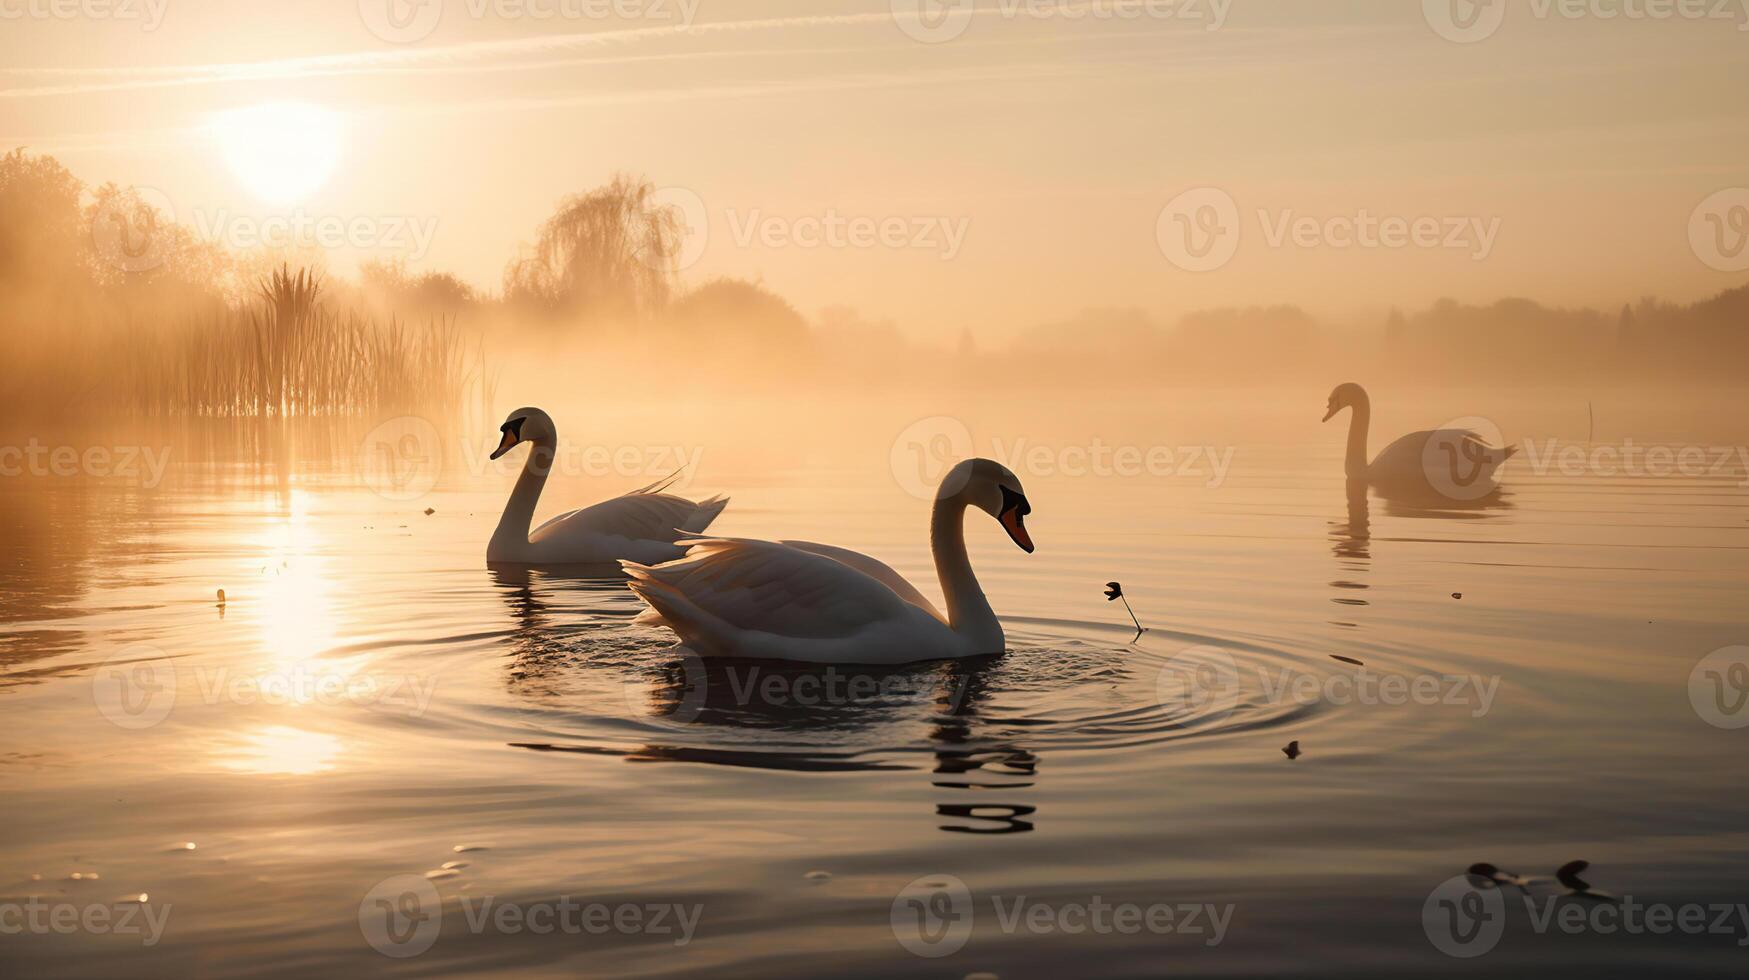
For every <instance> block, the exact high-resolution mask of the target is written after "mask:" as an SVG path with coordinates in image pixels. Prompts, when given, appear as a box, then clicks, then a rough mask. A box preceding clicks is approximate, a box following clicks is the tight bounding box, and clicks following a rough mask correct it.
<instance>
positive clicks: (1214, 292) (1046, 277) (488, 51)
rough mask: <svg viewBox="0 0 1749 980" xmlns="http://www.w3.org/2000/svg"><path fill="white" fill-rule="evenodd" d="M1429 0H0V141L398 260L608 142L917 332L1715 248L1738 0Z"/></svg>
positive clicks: (218, 224) (1329, 292)
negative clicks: (1116, 7) (337, 236)
mask: <svg viewBox="0 0 1749 980" xmlns="http://www.w3.org/2000/svg"><path fill="white" fill-rule="evenodd" d="M1452 2H1453V3H1455V4H1456V6H1455V8H1454V7H1453V6H1452V3H1447V2H1444V0H1431V2H1430V3H1429V4H1423V3H1421V2H1416V0H1377V2H1364V0H1348V2H1342V3H1334V2H1332V3H1315V2H1308V0H1283V2H1260V0H1249V2H1247V0H1220V2H1218V3H1217V2H1214V0H1197V2H1194V3H1191V2H1178V3H1172V2H1168V0H1160V2H1156V3H1152V4H1147V3H1138V4H1134V5H1130V6H1127V7H1124V9H1123V11H1122V12H1124V13H1127V14H1130V15H1132V16H1128V17H1117V16H1096V15H1094V12H1092V11H1089V10H1087V9H1086V5H1084V4H1078V3H1074V2H1069V0H1065V2H1061V3H1059V2H1048V3H1046V2H1040V3H1023V2H1019V0H977V2H976V5H975V8H973V7H972V5H970V4H955V3H952V2H948V3H945V4H942V3H938V2H936V0H498V2H490V0H441V3H440V2H439V0H425V2H424V4H423V5H422V4H421V2H420V0H335V2H326V3H324V2H301V3H286V2H256V0H247V2H244V0H225V2H194V0H0V65H4V66H7V67H4V68H0V145H4V146H6V147H10V146H14V145H20V144H22V145H26V146H29V147H31V148H32V149H34V150H37V151H41V152H48V153H52V154H54V155H55V156H57V157H59V158H60V159H61V160H62V161H63V162H64V163H66V164H67V165H68V166H69V167H70V168H71V169H72V170H73V171H74V173H76V174H77V175H78V176H79V177H81V178H82V179H84V180H86V181H87V182H88V183H92V184H96V183H101V182H103V181H106V180H116V181H118V182H123V183H137V184H141V185H146V186H149V187H151V188H154V189H156V191H157V192H161V194H162V195H163V198H162V199H163V200H164V201H166V202H167V203H168V204H169V205H170V206H171V207H172V208H173V209H174V210H175V212H176V216H177V218H178V219H179V220H181V221H182V222H183V223H185V224H190V225H192V226H195V227H196V229H197V230H203V229H204V230H205V231H207V232H208V233H210V234H217V235H220V236H222V237H224V238H225V240H227V241H230V242H231V243H232V244H238V243H239V241H241V243H242V244H248V242H249V241H250V240H252V239H251V238H250V236H251V235H252V234H254V232H253V231H252V230H251V227H250V225H249V222H250V221H252V220H260V219H262V218H263V217H266V216H270V215H274V214H291V215H294V216H297V217H299V218H300V219H303V220H309V221H313V220H316V219H322V220H324V221H326V222H328V223H329V225H330V227H333V226H340V225H344V226H346V227H347V228H348V229H349V230H348V231H347V232H346V233H345V234H344V235H343V236H342V238H341V244H340V245H339V246H338V247H335V248H334V250H333V252H332V254H331V255H330V257H329V262H330V264H331V265H332V266H333V267H334V268H335V269H337V270H340V271H350V270H351V269H352V268H353V267H354V266H355V265H356V263H357V262H358V261H359V260H360V259H361V258H369V257H372V256H386V255H392V254H395V253H396V251H397V248H399V250H400V251H402V252H403V253H404V252H406V251H408V250H415V251H416V252H418V251H419V249H420V243H421V242H423V241H424V237H423V236H424V235H425V234H427V233H428V234H429V246H428V248H425V249H423V251H422V252H421V253H420V254H415V255H414V256H413V261H412V264H413V265H414V266H415V267H416V268H425V269H441V270H449V271H453V272H456V273H458V274H460V275H462V276H463V277H465V278H467V279H469V280H472V281H474V282H476V283H479V284H483V285H486V286H489V287H493V288H495V287H496V286H497V284H498V281H499V275H500V273H501V271H502V269H503V265H504V262H505V260H506V259H507V258H508V257H509V256H510V255H511V253H512V252H513V250H514V249H515V247H516V246H517V244H518V243H519V242H521V241H526V240H528V239H530V238H531V237H532V235H533V230H534V229H535V227H536V226H537V225H538V224H539V222H540V221H541V220H542V219H543V218H545V217H546V216H547V215H548V214H549V213H550V212H551V211H552V209H553V207H554V205H555V203H556V202H557V201H558V200H559V199H560V198H561V197H562V196H563V195H565V194H567V193H570V192H574V191H578V190H583V189H587V188H589V187H592V186H594V185H597V184H599V183H602V182H604V181H605V180H607V179H608V178H609V177H610V175H612V174H613V173H614V172H615V171H619V170H625V171H630V172H633V173H641V174H646V175H648V176H649V177H650V179H651V180H652V181H653V182H655V183H656V184H657V185H658V186H661V187H664V188H672V189H673V190H672V191H671V192H670V194H669V199H671V200H673V201H675V202H676V203H680V204H683V205H686V206H687V207H689V208H690V209H691V211H692V215H691V221H692V223H693V224H694V225H695V227H696V226H699V225H701V224H702V225H708V240H705V241H703V242H702V244H703V246H704V247H703V251H702V253H701V254H700V255H699V256H698V257H697V261H696V262H695V263H693V264H691V265H690V266H689V267H688V268H687V270H686V276H687V278H688V279H689V280H691V281H698V280H701V279H703V278H707V277H710V276H714V275H721V274H727V275H737V276H746V277H751V278H758V279H761V280H763V281H764V282H765V283H766V284H767V285H769V286H771V287H772V288H774V289H776V290H777V291H779V292H781V293H783V294H784V295H785V296H787V297H789V298H790V299H791V300H792V301H794V302H795V303H796V305H797V306H798V307H800V308H801V309H802V310H803V311H804V312H809V313H812V312H815V311H817V310H818V309H819V308H821V307H823V306H827V305H832V304H846V305H850V306H853V307H856V308H857V309H859V310H860V311H862V313H863V314H864V315H866V316H869V317H880V318H891V319H893V320H895V321H897V322H898V323H899V324H900V325H901V326H902V327H903V328H905V329H906V330H907V331H910V332H913V333H917V334H922V335H928V334H932V333H946V332H949V331H952V332H957V330H958V329H959V327H961V326H971V327H972V328H973V329H974V330H975V331H977V332H978V333H979V334H980V335H988V336H992V337H995V336H1000V335H1003V334H1005V333H1007V332H1008V331H1011V330H1015V329H1019V328H1023V327H1025V326H1027V325H1030V324H1034V323H1037V322H1040V321H1046V320H1053V319H1059V318H1062V317H1065V316H1068V315H1071V314H1072V313H1074V312H1075V311H1077V310H1079V309H1082V308H1084V307H1089V306H1140V307H1143V308H1145V309H1148V310H1150V311H1153V312H1157V313H1160V314H1163V315H1170V314H1175V313H1179V312H1183V311H1186V310H1190V309H1195V308H1199V307H1205V306H1212V305H1226V304H1254V303H1277V302H1292V303H1299V304H1302V305H1304V306H1306V307H1307V308H1309V309H1311V310H1313V311H1314V312H1316V313H1320V314H1324V315H1332V316H1336V315H1348V314H1360V315H1365V316H1374V315H1378V314H1380V313H1382V311H1383V309H1385V308H1386V307H1389V306H1391V305H1403V306H1420V305H1425V304H1426V303H1427V302H1429V301H1431V300H1432V299H1434V298H1436V297H1438V296H1448V295H1449V296H1453V297H1456V298H1459V299H1464V300H1472V301H1484V300H1491V299H1495V298H1498V297H1501V296H1505V295H1527V296H1531V297H1534V298H1538V299H1542V300H1545V301H1549V302H1553V303H1558V304H1565V305H1578V304H1595V305H1602V306H1611V305H1615V304H1619V303H1621V302H1623V301H1626V300H1630V299H1634V298H1637V297H1639V296H1640V295H1643V294H1647V293H1657V294H1660V295H1664V296H1667V297H1671V298H1676V299H1685V300H1686V299H1692V298H1696V297H1698V296H1701V295H1704V294H1707V293H1710V292H1712V291H1716V290H1718V289H1721V288H1724V287H1727V286H1732V285H1737V284H1740V283H1741V282H1743V281H1744V280H1745V275H1744V273H1743V272H1742V271H1741V270H1742V268H1743V266H1744V264H1749V253H1743V252H1737V251H1735V250H1734V249H1733V246H1735V245H1738V244H1739V241H1740V238H1741V236H1742V235H1744V234H1749V227H1745V225H1744V219H1745V217H1746V216H1749V210H1746V208H1745V206H1746V205H1749V191H1745V192H1743V193H1742V194H1741V195H1733V194H1732V193H1730V192H1731V190H1732V189H1733V188H1744V187H1749V100H1746V99H1745V97H1744V93H1745V92H1749V30H1745V27H1749V13H1746V12H1745V10H1744V9H1743V6H1744V4H1743V3H1739V2H1737V0H1732V2H1730V3H1727V4H1723V5H1721V4H1720V3H1719V2H1718V0H1707V2H1705V3H1698V4H1697V3H1694V2H1692V0H1690V2H1689V3H1686V4H1682V5H1678V4H1676V3H1674V2H1669V3H1664V4H1660V3H1659V2H1658V0H1652V2H1651V3H1650V4H1649V5H1648V3H1647V0H1627V2H1624V0H1595V2H1588V3H1580V4H1574V3H1571V2H1568V3H1561V2H1559V0H1551V2H1549V3H1544V2H1541V0H1534V2H1533V0H1522V2H1517V0H1515V2H1511V3H1509V4H1506V5H1505V6H1504V8H1503V9H1504V17H1503V19H1501V18H1500V17H1499V16H1498V15H1499V14H1500V12H1501V10H1502V8H1501V7H1500V6H1498V5H1496V6H1494V7H1492V8H1490V7H1489V6H1488V5H1486V4H1484V5H1482V6H1480V7H1479V8H1478V7H1476V6H1475V5H1472V4H1470V3H1469V0H1452ZM1744 2H1749V0H1744ZM920 5H923V6H925V7H926V8H927V9H926V10H925V14H926V16H925V17H923V18H919V17H918V16H917V15H916V14H917V10H918V8H919V6H920ZM1120 6H1123V5H1120ZM1648 7H1649V10H1650V12H1651V14H1653V15H1655V16H1648ZM895 8H897V9H898V10H899V14H898V15H897V16H895V14H894V10H895ZM616 9H617V10H618V12H619V13H622V14H628V15H631V16H629V17H621V16H615V10H616ZM1454 10H1455V13H1456V16H1457V20H1452V19H1451V17H1452V15H1453V12H1454ZM1685 10H1686V11H1688V12H1691V13H1692V12H1699V13H1702V14H1707V15H1709V16H1703V17H1688V16H1683V12H1684V11H1685ZM931 12H933V14H932V13H931ZM1104 12H1105V13H1110V12H1111V11H1109V10H1106V11H1104ZM604 13H605V16H602V15H603V14H604ZM1665 13H1668V16H1663V15H1664V14H1665ZM1715 13H1716V14H1718V16H1711V15H1712V14H1715ZM69 14H70V15H71V16H68V15H69ZM1607 14H1615V15H1616V16H1604V15H1607ZM935 15H939V16H935ZM1471 15H1474V16H1476V17H1478V18H1480V19H1479V20H1476V21H1474V22H1473V24H1472V26H1470V27H1469V31H1470V33H1469V34H1465V33H1463V31H1464V28H1463V27H1462V26H1454V25H1463V24H1471V21H1469V20H1468V19H1467V18H1469V17H1470V16H1471ZM1629 15H1633V16H1629ZM434 18H435V23H434V24H433V19H434ZM1490 18H1492V19H1490ZM687 23H690V24H691V25H692V29H691V30H684V29H683V28H684V26H685V25H686V24H687ZM1435 25H1437V26H1435ZM373 27H374V32H373ZM1442 31H1443V35H1442ZM1490 31H1491V33H1490ZM379 35H386V36H387V39H385V37H384V36H379ZM1444 35H1452V37H1456V38H1460V39H1461V38H1466V37H1467V38H1476V37H1477V36H1478V35H1486V36H1485V37H1481V38H1480V39H1473V40H1470V41H1469V42H1468V43H1462V42H1461V41H1460V40H1454V39H1452V37H1447V36H1444ZM394 38H404V39H407V40H405V42H404V43H395V41H394V40H393V39H394ZM920 38H928V39H930V40H927V41H926V40H922V39H920ZM286 102H296V103H301V104H303V105H301V106H300V107H298V108H294V109H290V110H287V109H283V108H282V109H270V110H267V111H265V112H259V113H253V114H251V113H248V112H245V113H243V114H241V115H232V116H224V115H219V114H221V113H225V112H227V111H232V110H238V109H248V108H250V107H254V106H258V105H262V104H281V103H286ZM311 107H314V108H311ZM288 120H289V122H290V124H295V125H298V126H308V127H309V129H308V133H306V134H303V135H300V136H299V137H298V138H296V139H294V140H292V141H291V142H292V145H290V146H278V145H275V140H276V139H278V136H277V135H276V131H275V127H276V126H282V125H285V124H287V121H288ZM311 120H314V121H313V122H312V121H311ZM330 124H331V125H330ZM281 142H283V140H282V141H281ZM330 170H331V172H328V171H330ZM325 173H326V176H325V177H324V174H325ZM1203 187H1212V188H1216V189H1217V192H1216V195H1215V196H1210V194H1209V192H1206V191H1205V192H1202V193H1201V194H1200V195H1192V196H1191V197H1188V198H1184V197H1180V195H1181V194H1183V192H1185V191H1187V190H1191V189H1194V188H1203ZM1721 191H1724V192H1727V193H1725V194H1724V195H1723V196H1721V197H1717V198H1713V203H1712V204H1711V205H1710V206H1709V207H1710V210H1707V209H1702V211H1700V212H1697V207H1699V206H1701V205H1702V202H1703V201H1705V200H1707V199H1708V198H1709V197H1713V195H1715V194H1717V193H1718V192H1721ZM1221 195H1224V197H1223V196H1221ZM270 199H277V201H270ZM1223 200H1230V201H1231V202H1232V206H1231V209H1223V207H1222V206H1221V202H1222V201H1223ZM1174 202H1175V203H1174ZM1169 203H1173V204H1174V210H1173V211H1172V212H1169V213H1167V214H1166V215H1164V217H1163V215H1162V211H1163V209H1165V208H1167V206H1168V204H1169ZM1363 213H1364V214H1365V215H1366V216H1368V218H1367V219H1364V220H1363V218H1362V216H1363ZM1179 215H1182V217H1179ZM1709 215H1710V217H1709ZM834 217H836V218H837V219H839V220H840V221H842V222H843V224H842V225H841V226H838V227H833V226H832V225H831V222H830V219H832V218H834ZM1306 217H1310V218H1313V219H1316V220H1315V222H1313V223H1311V224H1308V225H1306V226H1304V227H1298V226H1296V222H1297V221H1298V219H1301V218H1306ZM1332 219H1334V223H1332ZM1385 219H1399V220H1400V221H1401V222H1402V223H1401V224H1396V225H1393V224H1392V222H1390V221H1386V220H1385ZM1413 219H1436V220H1435V221H1434V222H1433V223H1431V224H1427V225H1425V226H1423V227H1422V229H1421V231H1422V233H1423V234H1424V235H1425V236H1427V237H1424V238H1423V240H1422V242H1421V243H1420V244H1417V243H1416V242H1414V241H1413V240H1412V239H1413V235H1409V236H1408V237H1409V238H1410V239H1411V240H1409V241H1407V242H1405V241H1402V240H1398V239H1399V238H1401V237H1402V236H1404V235H1407V234H1408V229H1410V228H1411V226H1410V225H1408V224H1407V222H1408V221H1410V220H1413ZM1370 221H1382V222H1383V223H1382V224H1378V225H1373V224H1371V223H1370ZM1235 223H1236V237H1235V236H1234V234H1233V232H1234V230H1235V229H1234V228H1233V225H1234V224H1235ZM1369 229H1370V231H1369ZM1434 229H1436V231H1434ZM1691 231H1693V232H1694V236H1698V238H1696V239H1694V240H1691ZM1187 235H1189V236H1192V237H1189V238H1187V237H1185V236H1187ZM1708 235H1716V236H1719V237H1718V238H1717V244H1716V245H1709V244H1707V242H1706V241H1704V240H1703V239H1706V236H1708ZM1351 239H1352V240H1355V242H1356V243H1355V244H1351V245H1347V246H1346V247H1343V243H1346V242H1349V241H1350V240H1351ZM1696 240H1702V241H1701V244H1700V245H1698V246H1697V245H1696V243H1695V241H1696ZM1210 241H1216V242H1217V244H1216V245H1215V246H1213V247H1212V248H1211V246H1210V245H1209V244H1208V243H1209V242H1210ZM1218 243H1227V244H1228V245H1229V246H1232V247H1236V251H1235V252H1233V253H1232V255H1231V258H1230V259H1226V253H1225V252H1223V251H1222V249H1221V247H1220V245H1219V244H1218ZM1373 246H1376V247H1373ZM1228 250H1229V251H1230V250H1231V249H1230V248H1229V249H1228ZM1699 253H1707V254H1699ZM689 258H690V256H689ZM1223 259H1225V261H1223ZM1739 260H1741V261H1739ZM1199 265H1211V266H1213V268H1211V269H1210V270H1209V271H1200V272H1198V271H1189V269H1190V268H1193V267H1197V266H1199Z"/></svg>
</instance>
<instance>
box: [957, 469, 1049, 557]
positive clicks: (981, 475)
mask: <svg viewBox="0 0 1749 980" xmlns="http://www.w3.org/2000/svg"><path fill="white" fill-rule="evenodd" d="M937 495H938V496H939V497H940V498H941V499H944V500H947V499H958V500H961V501H964V502H965V503H966V504H969V505H970V506H973V507H976V508H978V509H979V510H981V511H983V512H984V513H986V514H989V515H990V516H991V517H994V518H996V522H997V523H999V524H1001V525H1002V529H1003V530H1004V531H1007V532H1008V536H1009V537H1010V538H1013V539H1014V543H1015V544H1017V545H1019V546H1020V550H1022V551H1024V552H1026V553H1027V554H1029V555H1030V554H1032V535H1031V534H1029V533H1028V532H1027V530H1026V515H1028V514H1030V513H1032V505H1031V504H1029V503H1027V502H1026V491H1025V490H1024V489H1022V488H1021V486H1020V478H1019V477H1017V476H1015V475H1014V473H1013V472H1012V471H1011V470H1009V469H1008V467H1006V466H1003V465H1002V464H1001V463H998V462H996V461H995V460H992V459H968V460H966V461H965V462H963V463H960V464H959V465H957V466H955V467H954V468H953V469H951V470H948V471H947V476H945V477H943V478H942V480H941V490H940V491H939V492H938V494H937Z"/></svg>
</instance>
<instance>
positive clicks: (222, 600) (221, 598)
mask: <svg viewBox="0 0 1749 980" xmlns="http://www.w3.org/2000/svg"><path fill="white" fill-rule="evenodd" d="M224 604H225V590H224V589H220V590H219V605H221V606H222V605H224Z"/></svg>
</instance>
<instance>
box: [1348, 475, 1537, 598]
mask: <svg viewBox="0 0 1749 980" xmlns="http://www.w3.org/2000/svg"><path fill="white" fill-rule="evenodd" d="M1345 491H1346V495H1347V501H1348V505H1347V514H1346V519H1345V520H1341V521H1331V522H1330V524H1329V526H1330V551H1331V554H1332V555H1333V556H1334V557H1335V558H1336V564H1337V567H1338V569H1339V570H1340V571H1341V572H1342V573H1343V575H1342V577H1341V578H1338V579H1336V580H1334V581H1332V582H1331V583H1330V587H1331V588H1332V589H1334V590H1336V592H1337V595H1336V596H1334V597H1332V598H1331V600H1330V601H1331V602H1334V603H1337V604H1339V605H1344V606H1367V605H1371V603H1370V602H1368V601H1367V600H1365V599H1361V598H1359V597H1358V595H1357V593H1361V592H1365V591H1366V590H1368V589H1370V588H1371V586H1370V585H1368V584H1366V582H1364V581H1362V578H1363V576H1364V575H1365V573H1367V572H1368V571H1370V570H1371V568H1372V559H1373V554H1372V543H1373V536H1372V501H1371V497H1372V496H1373V495H1376V496H1377V497H1378V499H1379V501H1380V502H1381V503H1383V504H1384V514H1385V516H1386V517H1405V518H1419V519H1424V520H1446V521H1478V520H1488V519H1490V518H1493V517H1496V516H1499V515H1502V514H1505V513H1507V512H1509V511H1511V510H1512V509H1513V508H1514V507H1515V506H1516V505H1515V504H1514V503H1513V502H1512V495H1511V493H1510V492H1508V491H1506V490H1503V489H1500V488H1495V489H1494V490H1493V491H1491V492H1489V493H1487V494H1485V495H1483V496H1481V497H1478V498H1476V499H1474V500H1463V499H1459V498H1455V497H1452V496H1448V495H1445V494H1442V493H1439V492H1437V491H1434V490H1431V489H1429V490H1423V491H1414V492H1404V491H1402V490H1391V491H1387V490H1385V489H1384V488H1381V487H1377V486H1372V487H1369V486H1368V484H1367V482H1366V481H1365V480H1360V479H1351V480H1348V481H1347V485H1346V487H1345ZM1331 622H1332V625H1335V626H1342V627H1348V628H1353V627H1354V626H1356V625H1357V624H1355V623H1353V622H1348V621H1338V620H1332V621H1331Z"/></svg>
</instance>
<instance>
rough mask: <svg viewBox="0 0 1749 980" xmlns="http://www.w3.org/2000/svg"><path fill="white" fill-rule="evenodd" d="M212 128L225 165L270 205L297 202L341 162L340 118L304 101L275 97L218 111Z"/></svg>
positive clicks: (311, 192)
mask: <svg viewBox="0 0 1749 980" xmlns="http://www.w3.org/2000/svg"><path fill="white" fill-rule="evenodd" d="M211 129H212V133H213V136H214V138H215V139H216V140H217V142H218V146H219V150H220V152H221V153H222V154H223V156H224V160H225V165H226V166H228V167H229V168H230V170H231V173H232V174H233V175H234V176H235V177H236V178H237V180H238V182H240V183H241V184H242V185H243V186H244V187H245V188H247V189H248V190H249V192H250V193H251V194H254V195H255V196H256V197H258V198H260V199H261V200H263V201H265V202H267V203H269V204H277V205H285V204H296V203H299V202H301V201H303V200H305V199H306V198H308V197H309V196H310V195H311V194H314V193H315V192H316V191H318V190H321V189H322V186H323V185H324V184H326V183H327V182H328V178H330V177H332V176H333V174H334V169H335V167H336V166H338V165H339V163H340V150H341V130H342V127H341V119H340V115H339V114H338V113H336V112H334V111H333V110H331V109H325V108H323V107H321V106H318V105H312V104H310V103H307V102H274V103H268V104H265V105H257V106H250V107H247V108H243V109H233V110H231V111H229V112H222V113H219V114H218V115H217V116H215V117H213V120H212V124H211Z"/></svg>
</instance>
